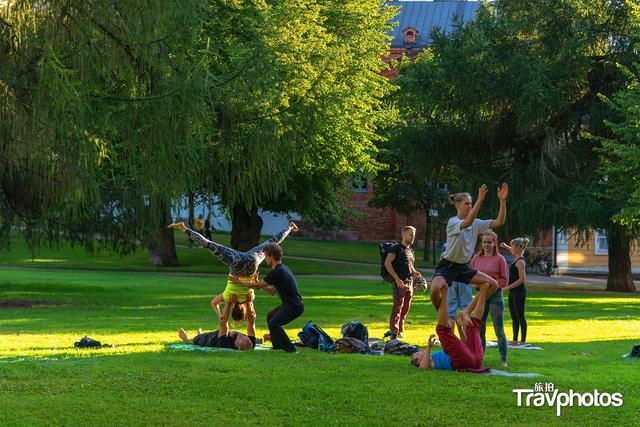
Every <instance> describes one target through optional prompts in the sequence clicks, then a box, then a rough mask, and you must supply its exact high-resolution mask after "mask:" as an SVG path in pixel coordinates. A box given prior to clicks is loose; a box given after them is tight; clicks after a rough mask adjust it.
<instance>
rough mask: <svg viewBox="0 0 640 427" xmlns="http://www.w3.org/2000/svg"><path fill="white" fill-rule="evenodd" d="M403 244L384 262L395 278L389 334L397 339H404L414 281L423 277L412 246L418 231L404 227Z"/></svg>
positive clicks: (390, 253) (390, 252) (402, 231)
mask: <svg viewBox="0 0 640 427" xmlns="http://www.w3.org/2000/svg"><path fill="white" fill-rule="evenodd" d="M401 233H402V242H400V243H398V244H397V245H396V246H395V248H394V249H393V250H391V251H389V254H388V255H387V259H386V260H385V261H384V266H385V267H386V269H387V271H388V272H389V274H391V277H392V278H393V281H394V283H393V284H392V288H393V309H392V310H391V316H390V319H389V332H388V334H390V335H393V336H396V337H397V338H404V337H403V336H402V332H403V331H404V320H405V319H406V317H407V314H408V313H409V308H411V298H413V279H414V278H418V277H422V275H421V274H420V273H419V272H418V271H416V269H415V267H414V265H413V263H414V261H415V255H414V254H413V249H411V245H412V244H413V241H414V239H415V237H416V229H415V228H414V227H411V226H409V225H408V226H406V227H402V230H401Z"/></svg>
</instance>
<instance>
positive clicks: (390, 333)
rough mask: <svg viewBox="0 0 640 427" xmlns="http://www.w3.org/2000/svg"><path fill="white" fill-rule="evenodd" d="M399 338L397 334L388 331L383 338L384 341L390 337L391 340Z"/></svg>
mask: <svg viewBox="0 0 640 427" xmlns="http://www.w3.org/2000/svg"><path fill="white" fill-rule="evenodd" d="M397 336H398V333H397V332H393V331H387V332H386V333H385V334H384V336H383V337H382V338H383V339H384V338H387V337H388V338H389V339H392V340H395V339H396V338H397Z"/></svg>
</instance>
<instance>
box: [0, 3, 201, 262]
mask: <svg viewBox="0 0 640 427" xmlns="http://www.w3.org/2000/svg"><path fill="white" fill-rule="evenodd" d="M202 7H203V5H202V4H201V2H199V1H196V0H189V1H187V2H181V3H180V4H176V3H175V2H166V1H156V0H148V1H147V0H144V1H137V2H134V3H121V2H117V1H99V2H93V1H86V2H71V3H69V2H66V1H50V2H45V3H39V2H38V3H34V2H29V1H22V0H15V1H9V2H3V4H2V5H0V15H1V16H2V18H3V23H2V24H0V37H1V38H0V43H1V44H0V49H1V51H2V53H3V54H2V55H0V87H1V88H2V93H3V96H2V97H1V100H0V140H1V141H2V150H3V154H2V155H3V168H2V174H1V175H0V180H1V181H2V184H3V185H2V187H3V191H2V207H3V213H4V215H3V218H4V220H3V229H4V231H5V232H8V230H9V227H10V226H11V225H12V224H13V221H12V219H14V218H15V217H16V216H17V217H18V219H19V220H20V221H19V222H18V224H19V223H23V224H24V223H27V227H26V234H27V237H28V238H29V240H30V242H31V244H32V245H34V246H37V245H38V244H39V241H40V240H41V239H43V240H44V239H45V237H46V240H55V238H56V237H60V236H62V237H64V238H68V239H71V240H77V241H83V242H85V243H87V244H88V245H91V244H92V242H93V241H94V237H95V233H96V232H100V233H101V234H102V236H103V238H104V240H103V242H104V243H105V244H111V246H112V247H113V248H114V249H119V250H121V251H122V252H127V251H128V250H131V249H132V248H133V247H134V245H135V241H136V240H138V239H141V238H145V237H146V233H147V232H148V231H149V230H153V229H154V228H157V227H158V226H159V225H160V224H163V223H164V222H165V221H166V219H165V218H166V214H165V213H166V212H168V208H169V204H170V202H171V200H172V199H174V198H177V197H179V196H180V195H182V194H184V192H185V188H188V185H189V184H190V182H191V181H192V179H193V177H194V176H197V175H196V174H197V173H198V172H199V169H198V166H197V165H198V154H199V153H200V151H201V145H202V140H203V139H206V137H207V134H208V132H210V129H209V127H208V126H207V124H208V119H209V114H208V108H207V105H208V102H207V97H206V96H207V94H208V91H207V90H206V83H207V78H206V77H207V75H206V73H205V71H206V70H205V69H204V68H203V67H202V65H201V60H200V58H199V56H198V55H199V53H198V52H197V50H196V49H195V47H196V45H195V42H196V41H197V37H198V35H199V33H198V29H199V28H200V24H201V20H202ZM2 241H3V243H6V242H7V241H8V234H5V235H4V236H3V239H2Z"/></svg>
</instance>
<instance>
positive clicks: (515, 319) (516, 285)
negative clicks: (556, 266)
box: [501, 237, 529, 345]
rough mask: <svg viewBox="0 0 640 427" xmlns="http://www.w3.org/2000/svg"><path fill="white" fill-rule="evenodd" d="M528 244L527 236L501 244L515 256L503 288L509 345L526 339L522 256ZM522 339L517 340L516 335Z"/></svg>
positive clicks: (525, 293) (525, 296)
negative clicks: (508, 315) (510, 335)
mask: <svg viewBox="0 0 640 427" xmlns="http://www.w3.org/2000/svg"><path fill="white" fill-rule="evenodd" d="M528 244H529V239H527V238H522V237H520V238H517V239H513V240H512V241H511V245H506V244H504V243H503V244H502V245H501V246H502V247H503V248H506V249H508V250H509V252H511V253H512V254H513V256H515V258H516V259H515V261H513V263H511V265H510V266H509V285H508V286H505V288H504V289H505V290H507V289H508V290H509V313H511V322H512V325H513V341H511V345H519V344H524V343H525V342H526V341H527V319H526V318H525V313H524V312H525V302H526V300H527V288H526V286H525V283H524V282H525V279H526V273H525V268H524V267H525V261H524V257H523V256H522V254H523V252H524V250H525V248H526V247H527V245H528ZM519 334H521V336H522V339H521V340H520V341H518V335H519Z"/></svg>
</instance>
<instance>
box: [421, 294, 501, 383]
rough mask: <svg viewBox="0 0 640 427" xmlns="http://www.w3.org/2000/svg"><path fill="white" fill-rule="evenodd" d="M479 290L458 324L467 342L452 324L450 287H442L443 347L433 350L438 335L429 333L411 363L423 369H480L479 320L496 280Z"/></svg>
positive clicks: (440, 333) (439, 326) (440, 321)
mask: <svg viewBox="0 0 640 427" xmlns="http://www.w3.org/2000/svg"><path fill="white" fill-rule="evenodd" d="M479 287H480V291H479V292H478V293H477V294H476V296H475V298H474V299H473V301H471V304H469V306H467V308H465V309H464V310H462V311H461V312H460V315H459V317H458V322H459V326H461V327H462V328H464V329H465V332H466V335H467V342H466V343H463V342H462V341H460V339H459V338H458V337H456V336H455V334H454V333H453V329H452V328H451V327H450V326H449V308H448V305H447V287H446V286H445V287H443V288H442V289H441V291H440V292H441V294H440V305H439V307H438V324H437V326H436V332H437V333H438V337H439V338H440V345H441V346H442V350H440V351H436V352H435V353H433V354H431V348H432V347H433V343H434V338H435V335H431V336H430V337H429V342H428V345H427V349H426V350H422V351H419V352H417V353H414V354H413V355H412V356H411V363H412V364H413V365H414V366H416V367H418V368H422V369H441V370H448V371H453V370H464V369H479V368H480V366H481V365H482V360H483V358H484V352H483V350H482V341H481V339H480V330H479V327H480V323H481V322H482V315H483V314H484V305H485V301H486V300H487V297H488V296H490V295H492V294H493V293H494V292H495V291H496V286H495V285H494V284H489V283H483V284H481V285H479Z"/></svg>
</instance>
